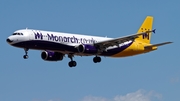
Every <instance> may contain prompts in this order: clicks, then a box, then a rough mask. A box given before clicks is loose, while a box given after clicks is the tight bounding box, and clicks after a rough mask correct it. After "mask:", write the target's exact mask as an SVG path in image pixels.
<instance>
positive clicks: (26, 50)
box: [23, 48, 29, 59]
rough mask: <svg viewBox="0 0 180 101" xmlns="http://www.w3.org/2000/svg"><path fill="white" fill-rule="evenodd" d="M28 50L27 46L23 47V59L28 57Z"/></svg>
mask: <svg viewBox="0 0 180 101" xmlns="http://www.w3.org/2000/svg"><path fill="white" fill-rule="evenodd" d="M28 50H29V49H28V48H24V51H25V55H24V56H23V58H24V59H28V57H29V56H28V55H27V54H28Z"/></svg>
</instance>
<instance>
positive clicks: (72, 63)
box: [68, 55, 77, 67]
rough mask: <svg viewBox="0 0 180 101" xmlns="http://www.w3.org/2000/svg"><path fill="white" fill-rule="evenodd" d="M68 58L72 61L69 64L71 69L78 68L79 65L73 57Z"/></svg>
mask: <svg viewBox="0 0 180 101" xmlns="http://www.w3.org/2000/svg"><path fill="white" fill-rule="evenodd" d="M68 58H70V59H71V61H70V62H69V63H68V65H69V67H76V65H77V63H76V61H73V55H68Z"/></svg>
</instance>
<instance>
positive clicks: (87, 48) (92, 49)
mask: <svg viewBox="0 0 180 101" xmlns="http://www.w3.org/2000/svg"><path fill="white" fill-rule="evenodd" d="M77 49H78V51H79V52H80V53H98V49H97V48H96V47H94V46H92V45H86V44H81V45H79V46H78V47H77Z"/></svg>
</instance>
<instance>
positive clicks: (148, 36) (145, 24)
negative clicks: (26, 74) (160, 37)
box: [136, 16, 153, 43]
mask: <svg viewBox="0 0 180 101" xmlns="http://www.w3.org/2000/svg"><path fill="white" fill-rule="evenodd" d="M152 24H153V17H152V16H147V17H146V19H145V20H144V22H143V24H142V25H141V27H140V28H139V30H138V32H137V33H142V32H146V31H148V30H149V31H151V30H152ZM136 40H138V41H141V42H144V43H150V40H151V33H147V34H144V35H142V36H139V38H137V39H136Z"/></svg>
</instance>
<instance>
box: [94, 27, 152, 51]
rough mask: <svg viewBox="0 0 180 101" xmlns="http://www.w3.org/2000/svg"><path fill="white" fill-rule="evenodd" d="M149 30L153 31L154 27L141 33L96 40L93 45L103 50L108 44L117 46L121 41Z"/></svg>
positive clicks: (132, 38)
mask: <svg viewBox="0 0 180 101" xmlns="http://www.w3.org/2000/svg"><path fill="white" fill-rule="evenodd" d="M151 32H153V33H155V29H154V30H151V31H146V32H142V33H136V34H133V35H129V36H125V37H119V38H115V39H110V40H105V41H101V42H97V43H94V46H95V47H97V48H98V49H100V50H104V49H106V48H108V47H110V46H115V45H116V46H118V45H119V44H121V43H124V42H127V41H130V40H134V39H136V38H138V37H139V36H141V35H145V34H147V33H151Z"/></svg>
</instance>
